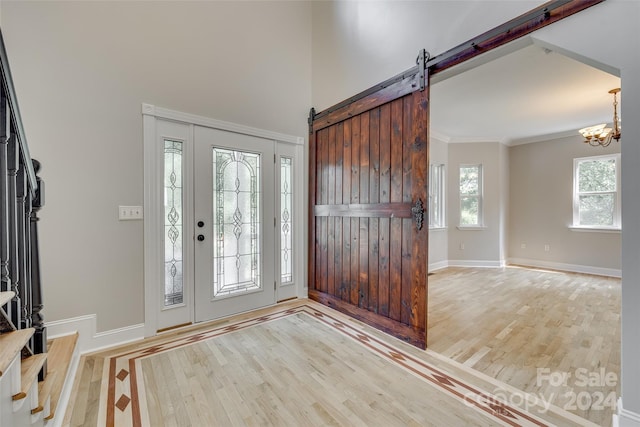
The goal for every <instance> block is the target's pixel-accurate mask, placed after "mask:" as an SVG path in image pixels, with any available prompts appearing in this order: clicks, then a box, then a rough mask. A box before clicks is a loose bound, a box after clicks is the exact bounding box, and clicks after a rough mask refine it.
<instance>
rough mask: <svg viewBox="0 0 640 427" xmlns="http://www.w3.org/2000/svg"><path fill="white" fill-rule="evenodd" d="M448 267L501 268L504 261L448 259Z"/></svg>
mask: <svg viewBox="0 0 640 427" xmlns="http://www.w3.org/2000/svg"><path fill="white" fill-rule="evenodd" d="M447 264H448V266H449V267H481V268H501V267H504V266H505V265H506V262H505V261H504V260H493V261H491V260H467V259H450V260H449V261H447Z"/></svg>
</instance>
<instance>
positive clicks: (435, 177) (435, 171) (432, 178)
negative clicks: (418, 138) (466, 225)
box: [429, 164, 446, 228]
mask: <svg viewBox="0 0 640 427" xmlns="http://www.w3.org/2000/svg"><path fill="white" fill-rule="evenodd" d="M444 218H445V217H444V165H443V164H432V165H431V166H430V167H429V228H444V227H445V226H446V224H445V220H444Z"/></svg>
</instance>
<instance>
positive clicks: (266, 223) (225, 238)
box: [194, 126, 276, 322]
mask: <svg viewBox="0 0 640 427" xmlns="http://www.w3.org/2000/svg"><path fill="white" fill-rule="evenodd" d="M194 132H195V134H194V155H195V156H194V215H195V217H194V224H195V241H194V244H195V250H194V252H195V258H194V259H195V295H194V296H195V320H196V321H197V322H199V321H204V320H211V319H215V318H220V317H224V316H228V315H231V314H235V313H240V312H243V311H248V310H252V309H255V308H259V307H264V306H267V305H271V304H274V303H275V302H276V296H275V272H274V271H275V267H274V264H275V251H274V250H273V242H274V239H275V236H274V217H273V216H274V215H273V213H274V209H275V200H274V197H273V195H274V194H275V189H274V182H275V177H274V173H275V168H274V158H275V157H274V152H275V151H274V150H275V147H274V145H275V143H274V142H273V141H270V140H267V139H263V138H258V137H253V136H247V135H242V134H238V133H232V132H227V131H222V130H217V129H211V128H205V127H199V126H196V127H195V129H194Z"/></svg>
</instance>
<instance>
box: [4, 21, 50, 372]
mask: <svg viewBox="0 0 640 427" xmlns="http://www.w3.org/2000/svg"><path fill="white" fill-rule="evenodd" d="M0 73H1V74H2V84H1V85H0V291H3V292H4V291H13V292H14V293H15V296H14V297H13V299H12V300H11V302H10V303H9V304H7V306H6V308H4V309H2V308H1V307H0V315H2V316H4V317H6V319H2V320H3V322H1V324H2V325H4V326H3V328H4V329H8V330H12V329H25V328H34V329H35V333H34V335H33V338H32V340H31V342H30V343H29V344H28V345H27V348H26V349H25V350H26V352H28V353H32V354H38V353H43V352H46V349H47V347H46V346H47V331H46V327H45V326H44V317H43V314H42V308H43V301H42V283H41V279H40V256H39V245H38V220H39V218H38V211H39V210H40V208H41V207H42V206H43V205H44V183H43V181H42V180H41V179H40V177H38V176H37V173H38V171H39V169H40V163H39V162H38V161H37V160H32V159H31V156H30V154H29V147H28V146H27V140H26V137H25V133H24V128H23V125H22V119H21V116H20V110H19V108H18V100H17V98H16V93H15V88H14V86H13V80H12V77H11V70H10V69H9V61H8V58H7V52H6V50H5V45H4V39H3V38H2V33H1V32H0ZM8 330H1V331H0V332H8ZM44 374H45V372H44V371H43V373H42V375H41V377H43V376H44Z"/></svg>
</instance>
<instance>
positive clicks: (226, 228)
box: [213, 148, 262, 298]
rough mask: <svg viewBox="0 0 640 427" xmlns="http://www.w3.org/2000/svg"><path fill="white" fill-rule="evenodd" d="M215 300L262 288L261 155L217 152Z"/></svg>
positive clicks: (221, 150)
mask: <svg viewBox="0 0 640 427" xmlns="http://www.w3.org/2000/svg"><path fill="white" fill-rule="evenodd" d="M213 181H214V182H213V188H214V194H213V236H214V242H213V297H214V298H216V297H224V296H230V295H236V294H240V293H244V292H250V291H254V290H258V289H261V288H262V284H261V281H260V264H261V262H260V246H261V245H260V232H261V230H260V155H259V154H255V153H249V152H243V151H233V150H227V149H223V148H214V149H213Z"/></svg>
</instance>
